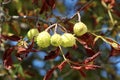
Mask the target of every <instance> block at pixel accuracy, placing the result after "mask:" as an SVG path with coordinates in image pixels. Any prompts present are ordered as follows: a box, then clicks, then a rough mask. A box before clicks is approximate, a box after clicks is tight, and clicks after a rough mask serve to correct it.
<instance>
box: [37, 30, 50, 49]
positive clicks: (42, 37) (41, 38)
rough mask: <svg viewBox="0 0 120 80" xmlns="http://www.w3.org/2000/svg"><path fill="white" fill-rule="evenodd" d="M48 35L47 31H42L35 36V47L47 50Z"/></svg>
mask: <svg viewBox="0 0 120 80" xmlns="http://www.w3.org/2000/svg"><path fill="white" fill-rule="evenodd" d="M50 38H51V36H50V34H49V33H48V32H47V31H43V32H41V33H39V34H38V36H37V45H38V46H39V47H41V48H47V47H48V46H49V45H50Z"/></svg>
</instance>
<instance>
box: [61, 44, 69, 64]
mask: <svg viewBox="0 0 120 80" xmlns="http://www.w3.org/2000/svg"><path fill="white" fill-rule="evenodd" d="M59 48H60V51H61V54H62V56H63V58H64V60H65V61H67V63H68V64H69V65H71V64H70V62H69V60H68V59H67V58H66V57H65V55H64V53H63V50H62V48H61V46H59Z"/></svg>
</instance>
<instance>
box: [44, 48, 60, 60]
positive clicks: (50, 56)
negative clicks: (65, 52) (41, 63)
mask: <svg viewBox="0 0 120 80" xmlns="http://www.w3.org/2000/svg"><path fill="white" fill-rule="evenodd" d="M59 54H60V49H59V48H57V49H56V50H53V51H50V52H49V53H48V55H47V56H45V59H44V60H50V59H54V58H56V57H57V56H58V55H59Z"/></svg>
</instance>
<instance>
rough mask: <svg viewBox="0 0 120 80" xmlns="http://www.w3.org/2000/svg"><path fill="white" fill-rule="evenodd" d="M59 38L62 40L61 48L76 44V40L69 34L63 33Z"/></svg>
mask: <svg viewBox="0 0 120 80" xmlns="http://www.w3.org/2000/svg"><path fill="white" fill-rule="evenodd" d="M61 38H62V44H61V46H63V47H72V46H73V45H75V43H76V38H75V37H74V35H72V34H70V33H64V34H63V35H62V36H61Z"/></svg>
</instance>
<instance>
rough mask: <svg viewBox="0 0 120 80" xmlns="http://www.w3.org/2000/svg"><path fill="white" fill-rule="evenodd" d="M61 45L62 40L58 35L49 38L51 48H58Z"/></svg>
mask: <svg viewBox="0 0 120 80" xmlns="http://www.w3.org/2000/svg"><path fill="white" fill-rule="evenodd" d="M61 43H62V38H61V35H60V34H57V33H55V34H54V35H53V36H52V37H51V45H53V46H56V47H57V46H60V45H61Z"/></svg>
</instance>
